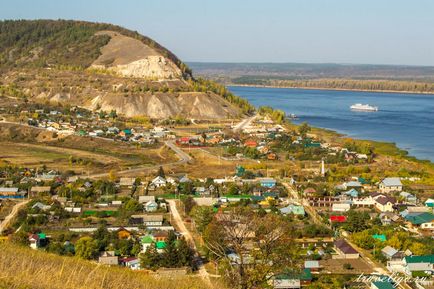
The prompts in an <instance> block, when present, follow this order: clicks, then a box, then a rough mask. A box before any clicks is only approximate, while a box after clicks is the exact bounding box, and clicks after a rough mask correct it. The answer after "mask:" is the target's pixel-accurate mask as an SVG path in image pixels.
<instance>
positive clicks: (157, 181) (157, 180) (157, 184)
mask: <svg viewBox="0 0 434 289" xmlns="http://www.w3.org/2000/svg"><path fill="white" fill-rule="evenodd" d="M166 183H167V181H166V179H165V178H163V177H161V176H157V177H156V178H155V179H153V180H152V181H151V184H153V185H154V186H155V187H156V188H159V187H163V186H165V185H166Z"/></svg>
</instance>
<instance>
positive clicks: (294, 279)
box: [271, 269, 312, 289]
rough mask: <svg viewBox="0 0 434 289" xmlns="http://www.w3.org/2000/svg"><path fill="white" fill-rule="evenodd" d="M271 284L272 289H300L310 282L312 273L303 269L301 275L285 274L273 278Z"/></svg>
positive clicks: (294, 273)
mask: <svg viewBox="0 0 434 289" xmlns="http://www.w3.org/2000/svg"><path fill="white" fill-rule="evenodd" d="M271 282H272V288H274V289H293V288H301V287H302V286H303V285H308V284H310V283H311V282H312V272H311V271H310V269H304V270H303V271H302V272H301V273H296V272H285V273H281V274H277V275H276V276H274V278H272V280H271Z"/></svg>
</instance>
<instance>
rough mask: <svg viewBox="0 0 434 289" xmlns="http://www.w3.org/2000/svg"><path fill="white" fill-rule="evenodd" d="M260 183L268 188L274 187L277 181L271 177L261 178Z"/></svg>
mask: <svg viewBox="0 0 434 289" xmlns="http://www.w3.org/2000/svg"><path fill="white" fill-rule="evenodd" d="M259 183H260V184H261V186H262V187H266V188H274V187H275V186H276V183H277V181H276V180H275V179H271V178H263V179H260V180H259Z"/></svg>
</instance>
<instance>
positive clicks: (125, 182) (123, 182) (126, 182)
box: [119, 178, 136, 188]
mask: <svg viewBox="0 0 434 289" xmlns="http://www.w3.org/2000/svg"><path fill="white" fill-rule="evenodd" d="M135 181H136V178H120V179H119V185H120V186H121V187H127V188H132V187H133V185H134V182H135Z"/></svg>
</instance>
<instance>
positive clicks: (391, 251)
mask: <svg viewBox="0 0 434 289" xmlns="http://www.w3.org/2000/svg"><path fill="white" fill-rule="evenodd" d="M398 253H399V251H398V250H396V249H395V248H393V247H391V246H386V247H384V248H383V249H381V254H383V256H384V257H386V258H387V259H388V260H392V259H396V256H397V254H398Z"/></svg>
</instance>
